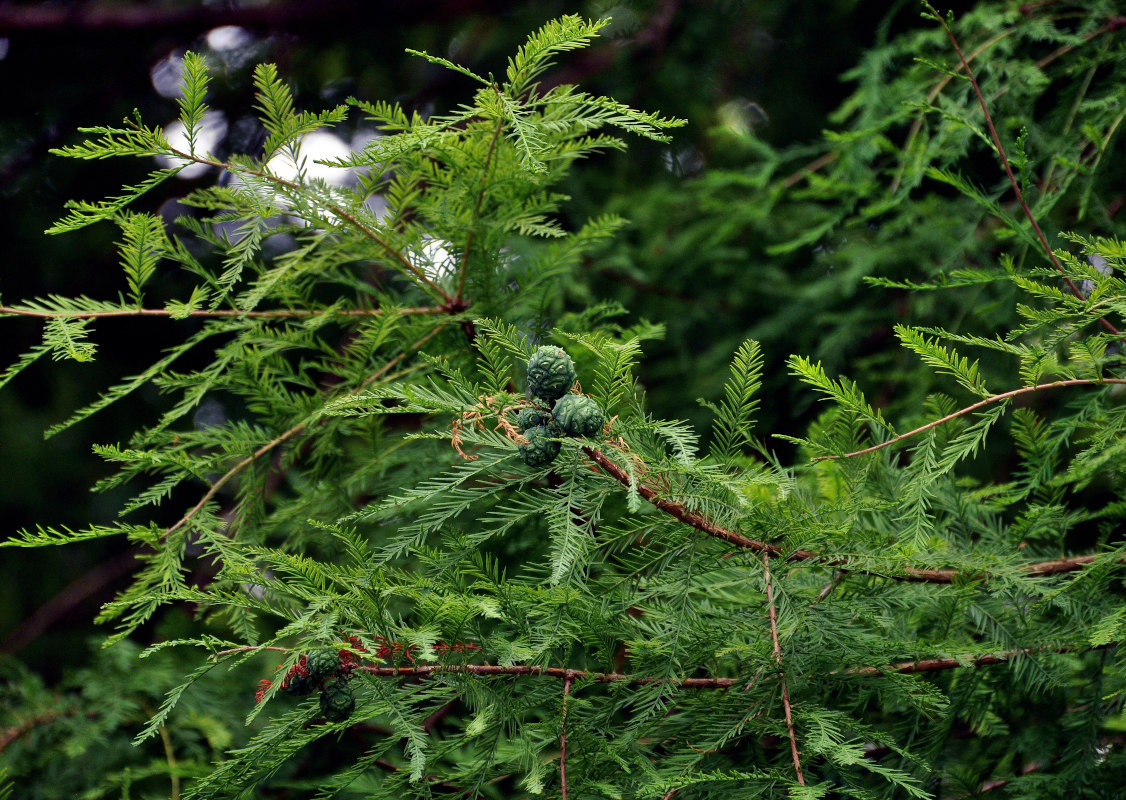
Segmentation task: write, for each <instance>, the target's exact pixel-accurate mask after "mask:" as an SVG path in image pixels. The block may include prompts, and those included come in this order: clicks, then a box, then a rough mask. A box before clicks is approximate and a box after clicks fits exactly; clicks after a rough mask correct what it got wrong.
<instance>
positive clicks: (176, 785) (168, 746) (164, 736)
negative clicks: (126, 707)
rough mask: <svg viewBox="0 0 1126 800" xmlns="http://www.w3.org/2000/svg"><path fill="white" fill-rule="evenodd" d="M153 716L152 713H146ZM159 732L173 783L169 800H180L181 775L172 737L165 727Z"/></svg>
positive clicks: (161, 727)
mask: <svg viewBox="0 0 1126 800" xmlns="http://www.w3.org/2000/svg"><path fill="white" fill-rule="evenodd" d="M145 713H148V714H149V715H150V716H151V712H148V711H146V712H145ZM156 729H157V731H158V732H159V733H160V741H161V743H162V744H163V745H164V758H165V760H166V761H167V762H168V777H169V779H170V780H171V782H172V787H171V789H172V793H171V795H170V796H169V800H180V775H179V773H178V772H177V766H176V752H175V751H174V750H173V749H172V737H171V736H170V735H169V733H168V728H167V727H165V726H164V725H158V726H157V728H156Z"/></svg>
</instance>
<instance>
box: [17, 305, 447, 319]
mask: <svg viewBox="0 0 1126 800" xmlns="http://www.w3.org/2000/svg"><path fill="white" fill-rule="evenodd" d="M385 313H387V312H386V311H385V310H384V309H382V308H352V309H340V310H327V309H326V310H314V309H279V310H277V311H240V310H239V309H234V308H230V309H215V310H212V311H207V310H204V309H196V310H193V311H189V312H187V313H186V314H184V313H182V312H177V311H172V310H171V309H167V308H123V309H114V310H113V311H38V310H35V309H28V308H15V307H13V306H0V316H2V315H5V314H8V315H11V316H19V317H39V318H43V319H49V318H53V317H64V318H66V319H106V318H109V317H177V318H179V317H257V318H259V319H295V318H296V319H304V318H307V317H324V316H334V317H378V316H381V315H382V314H385ZM394 313H398V314H404V315H408V314H448V313H449V309H448V308H444V307H442V306H418V307H412V308H400V309H395V310H394Z"/></svg>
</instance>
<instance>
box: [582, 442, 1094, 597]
mask: <svg viewBox="0 0 1126 800" xmlns="http://www.w3.org/2000/svg"><path fill="white" fill-rule="evenodd" d="M583 452H584V453H586V454H587V456H589V457H590V458H591V460H592V461H594V462H595V463H596V464H597V465H598V466H599V467H600V468H601V469H602V470H603V471H604V472H605V473H606V474H607V475H609V476H610V477H612V478H613V479H614V480H616V481H618V482H619V483H620V484H622V485H623V486H627V487H634V488H635V489H636V491H637V493H638V494H640V495H641V496H642V497H644V498H645V499H646V500H648V501H649V502H650V503H652V504H653V505H654V506H656V507H657V508H658V509H660V510H661V511H664V512H665V513H666V514H669V515H670V516H672V517H674V518H675V519H678V520H680V521H681V522H683V523H684V524H686V525H691V526H692V527H693V528H696V529H697V530H700V531H703V532H704V533H706V534H708V535H709V536H714V537H716V538H717V539H722V540H723V541H725V542H730V543H731V544H733V545H736V546H737V547H741V548H743V549H746V550H751V551H753V552H756V553H766V554H767V555H772V556H779V557H782V558H784V559H785V560H786V561H788V562H794V561H816V562H817V563H819V564H823V565H825V566H828V567H843V568H846V569H848V570H850V571H853V572H863V573H864V574H868V575H877V576H880V577H886V578H892V579H894V580H901V581H911V582H915V583H952V582H953V581H954V580H955V579H956V578H959V577H966V578H973V579H985V578H989V577H991V576H992V575H991V573H988V572H985V571H982V570H975V571H974V572H973V573H969V574H964V573H963V572H962V571H960V570H957V569H929V568H923V567H914V566H911V565H910V564H908V565H903V566H900V567H898V569H900V570H902V573H901V574H900V573H892V572H880V571H877V570H874V569H862V568H859V567H857V566H856V565H855V564H852V563H850V562H849V560H848V558H846V557H841V556H829V555H823V554H820V553H815V552H813V551H812V550H801V549H798V550H786V549H784V548H782V547H779V546H778V545H776V544H771V543H770V542H763V541H759V540H758V539H751V538H748V537H746V536H743V535H742V534H741V533H736V532H735V531H732V530H728V529H727V528H725V527H723V526H722V525H718V524H716V523H715V522H713V521H712V520H710V519H708V518H707V517H705V516H703V515H702V514H699V513H697V512H695V511H691V510H690V509H688V508H686V507H685V506H684V504H683V503H679V502H677V501H676V500H670V499H669V498H667V497H661V496H660V495H659V493H658V492H657V490H656V489H654V488H653V487H651V486H648V485H646V484H644V483H640V482H638V483H631V481H630V477H629V475H628V474H627V473H626V471H625V470H623V469H622V468H621V467H619V466H618V465H617V464H615V463H614V462H613V461H612V460H611V459H610V458H609V457H608V456H607V455H606V454H605V453H603V452H601V451H600V450H596V449H594V448H593V447H584V448H583ZM1097 557H1098V556H1096V555H1082V556H1070V557H1068V558H1058V559H1053V560H1051V561H1037V562H1033V563H1030V564H1024V565H1022V566H1020V567H1019V568H1018V569H1019V570H1020V571H1021V572H1023V573H1024V574H1025V575H1030V576H1043V575H1055V574H1058V573H1061V572H1072V571H1074V570H1077V569H1081V568H1082V567H1083V566H1085V565H1087V564H1090V563H1092V562H1093V561H1095V559H1096V558H1097Z"/></svg>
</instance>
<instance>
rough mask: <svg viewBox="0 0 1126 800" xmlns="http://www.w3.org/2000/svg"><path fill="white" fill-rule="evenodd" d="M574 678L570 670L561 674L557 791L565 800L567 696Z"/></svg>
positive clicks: (569, 694)
mask: <svg viewBox="0 0 1126 800" xmlns="http://www.w3.org/2000/svg"><path fill="white" fill-rule="evenodd" d="M574 680H575V674H574V672H573V671H572V670H567V672H566V674H565V675H564V676H563V708H562V710H561V711H560V712H559V791H560V792H561V794H562V795H563V800H567V698H568V697H570V696H571V682H572V681H574Z"/></svg>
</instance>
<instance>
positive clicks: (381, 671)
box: [356, 664, 738, 689]
mask: <svg viewBox="0 0 1126 800" xmlns="http://www.w3.org/2000/svg"><path fill="white" fill-rule="evenodd" d="M356 669H357V670H360V671H362V672H366V673H368V674H369V675H374V676H376V677H381V678H429V677H432V676H435V675H442V674H447V675H449V674H454V675H480V676H483V677H503V676H506V675H507V676H516V677H521V676H526V675H539V676H543V677H548V678H558V679H559V680H564V681H565V680H567V676H568V675H570V677H571V680H572V681H574V680H575V679H577V678H586V679H588V680H591V681H594V682H595V683H627V684H628V685H630V686H648V685H650V684H655V683H675V684H676V685H677V686H679V687H680V688H682V689H730V688H731V687H732V686H734V685H735V684H736V683H738V680H737V679H736V678H681V679H680V680H669V679H667V678H651V677H650V678H639V677H637V676H636V675H629V674H626V673H621V672H589V671H587V670H585V669H564V668H563V667H540V666H536V665H529V664H510V665H507V666H504V665H497V664H420V665H418V666H414V667H376V666H361V667H357V668H356Z"/></svg>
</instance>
